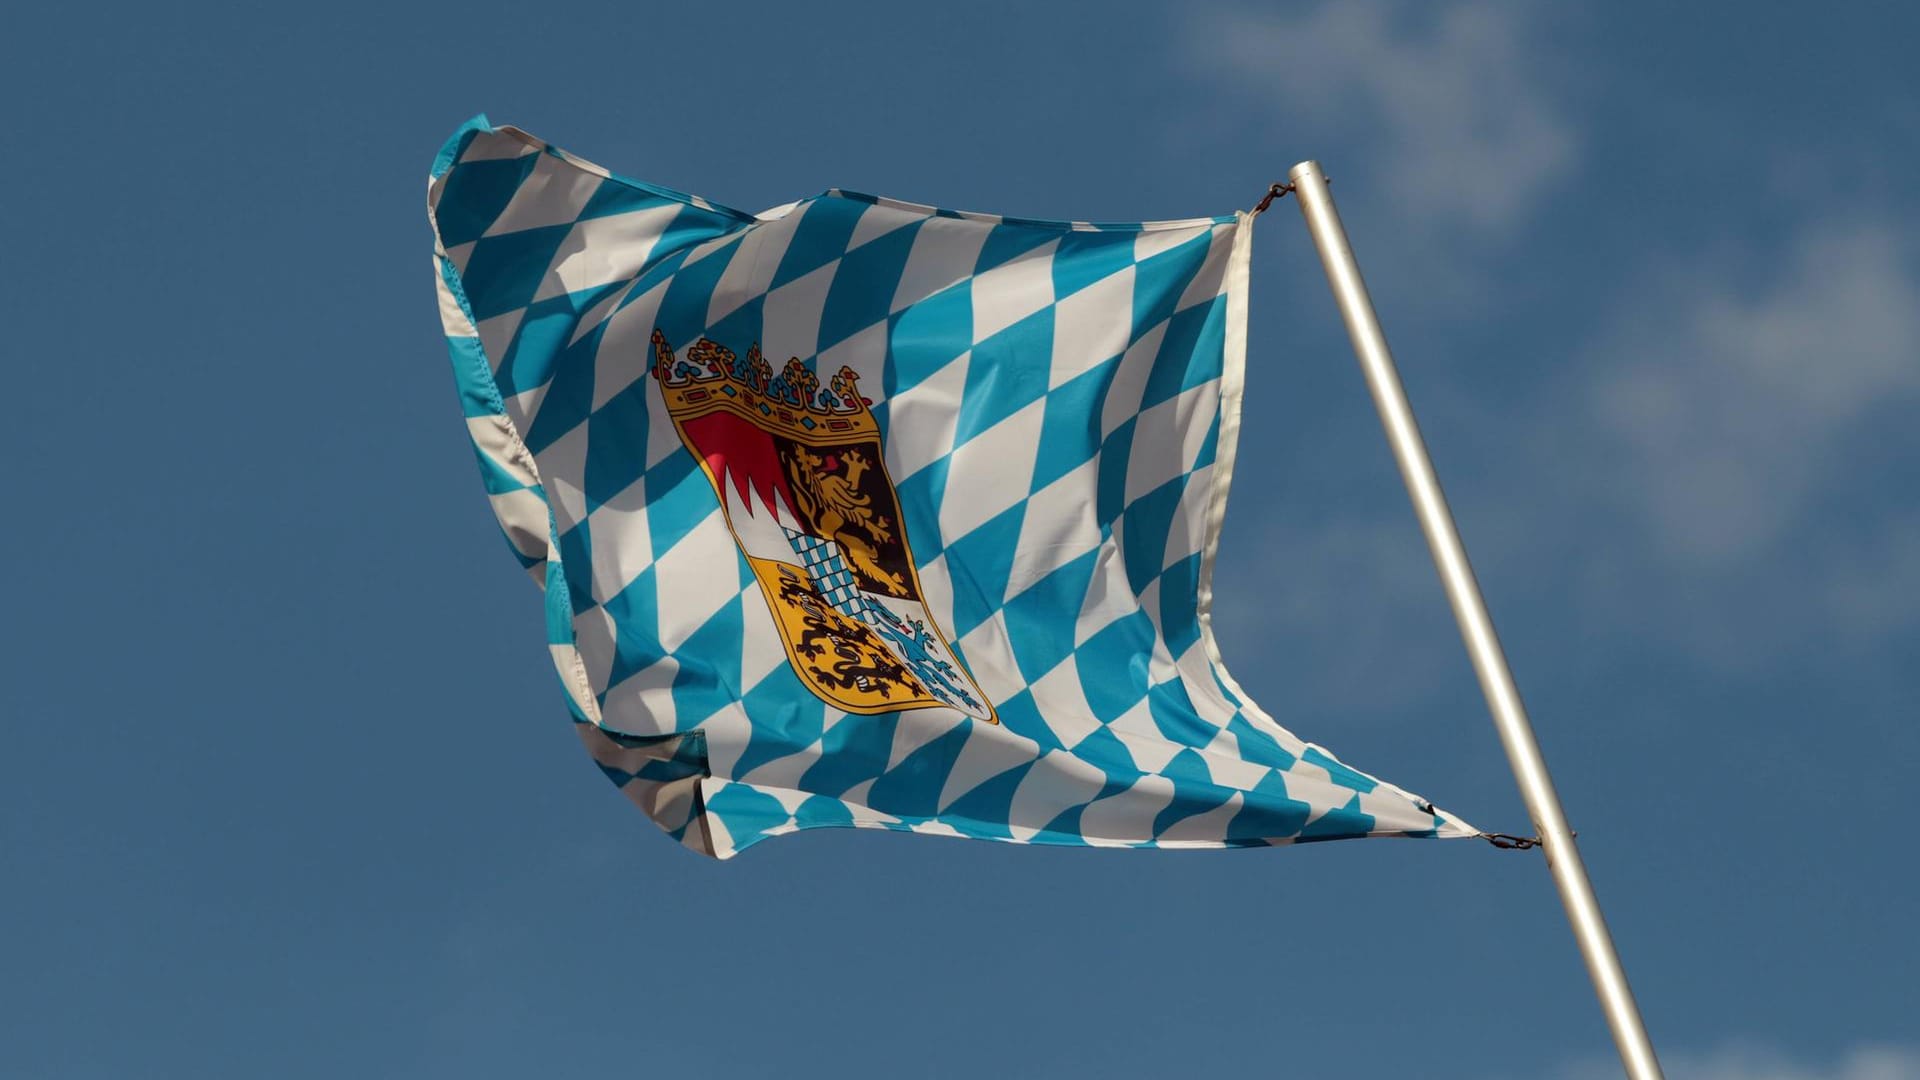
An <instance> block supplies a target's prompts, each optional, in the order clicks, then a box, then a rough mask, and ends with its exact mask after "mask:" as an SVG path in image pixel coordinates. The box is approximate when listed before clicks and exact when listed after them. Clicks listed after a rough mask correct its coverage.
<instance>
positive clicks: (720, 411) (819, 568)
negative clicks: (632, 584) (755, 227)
mask: <svg viewBox="0 0 1920 1080" xmlns="http://www.w3.org/2000/svg"><path fill="white" fill-rule="evenodd" d="M653 350H654V362H653V377H654V379H655V381H657V382H658V383H659V384H660V392H661V394H662V396H663V397H664V398H665V400H666V406H667V412H668V414H669V415H671V416H672V417H673V425H674V429H675V431H677V432H678V433H679V436H680V442H681V444H682V445H684V446H685V447H686V448H687V450H688V452H690V453H691V454H693V456H694V458H695V459H696V460H698V461H699V462H700V466H701V469H702V470H703V471H704V472H705V473H706V475H707V480H708V481H709V482H710V483H711V484H712V485H713V491H714V494H715V495H716V496H717V497H718V498H719V500H720V505H721V507H722V509H723V511H724V512H725V514H726V519H727V526H728V528H729V529H731V530H732V532H733V537H734V541H735V542H736V543H737V544H738V545H739V547H740V552H741V554H742V555H744V556H745V557H746V560H747V562H748V564H749V565H751V566H752V568H753V573H754V576H755V577H756V578H757V579H758V580H759V584H760V592H761V594H762V595H763V596H765V597H766V601H767V606H768V608H769V609H770V610H771V611H772V613H773V621H774V625H775V626H777V627H778V628H779V631H780V639H781V642H782V644H784V645H785V646H786V650H787V661H788V663H789V664H791V665H792V667H793V671H794V673H795V674H796V675H798V676H799V677H800V681H801V682H802V683H803V684H805V685H806V687H807V689H809V690H811V691H812V692H813V693H814V694H815V695H817V696H818V697H820V698H821V699H823V700H825V701H826V702H828V703H829V704H831V705H833V706H834V707H836V708H839V709H844V710H846V711H847V712H852V713H883V712H893V711H896V710H900V709H915V708H928V707H936V706H944V707H946V708H951V709H957V710H959V711H960V712H963V713H966V714H968V715H970V716H973V717H976V718H978V719H982V720H987V721H993V722H997V718H996V717H995V716H994V711H993V707H992V706H991V705H989V704H988V703H987V700H986V695H985V694H983V693H981V691H980V687H979V684H977V683H975V682H974V681H973V676H972V675H971V674H969V673H968V672H967V670H966V667H965V665H963V664H962V663H961V662H960V660H959V658H958V657H956V656H955V655H954V653H953V648H952V646H950V645H949V644H948V643H947V640H946V637H945V635H944V634H943V632H942V631H941V629H940V627H939V626H938V625H937V624H936V623H935V622H934V618H933V615H932V613H931V612H929V611H928V610H927V606H926V602H925V600H924V599H923V594H922V592H921V589H920V579H919V575H918V574H917V573H916V572H915V569H914V562H913V553H912V551H911V550H910V549H909V548H908V546H907V535H906V526H905V523H904V522H903V521H902V520H901V516H900V500H899V496H898V495H896V494H895V492H894V489H893V481H892V479H891V478H890V477H889V476H888V475H887V469H886V464H885V462H884V460H883V452H882V447H881V441H880V428H879V425H877V424H876V423H875V422H874V419H873V415H872V413H870V412H869V411H868V409H867V406H868V405H869V404H871V403H870V402H869V401H867V399H865V398H863V397H861V396H860V391H859V387H858V385H857V380H858V376H857V375H856V374H855V373H854V371H853V369H852V368H848V367H842V368H841V369H840V371H839V372H838V373H837V374H836V375H834V376H833V377H832V379H831V380H830V381H829V383H828V385H826V386H821V385H820V379H819V376H817V375H816V374H815V373H814V372H813V371H811V370H809V369H808V368H807V367H806V365H804V364H802V363H801V362H800V361H799V360H798V359H793V360H789V361H788V362H787V365H786V368H785V370H783V371H782V372H781V373H780V374H779V375H778V376H775V375H774V374H773V372H772V369H771V367H770V366H769V365H768V363H767V361H766V359H765V358H764V357H763V356H761V354H760V347H759V346H758V345H757V344H756V345H754V346H752V347H751V348H749V349H748V350H747V353H746V355H745V356H744V357H741V356H739V355H737V354H736V353H735V352H734V351H733V350H731V349H728V348H726V347H725V346H723V345H719V344H717V343H715V342H713V341H709V340H708V339H706V338H704V337H703V338H701V339H700V340H698V341H696V342H694V343H693V344H692V345H691V346H689V347H688V348H687V350H686V351H685V353H684V354H682V355H676V354H675V352H674V349H673V347H672V346H671V345H670V344H668V342H667V339H666V337H665V335H663V334H662V333H661V332H660V331H659V330H655V331H654V333H653Z"/></svg>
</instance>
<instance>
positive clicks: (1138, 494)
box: [428, 117, 1475, 858]
mask: <svg viewBox="0 0 1920 1080" xmlns="http://www.w3.org/2000/svg"><path fill="white" fill-rule="evenodd" d="M428 207H429V217H430V219H431V221H432V224H433V227H434V231H435V241H436V242H435V247H434V262H435V271H436V275H437V280H438V283H439V296H440V313H441V317H442V320H443V323H444V326H445V331H446V337H447V344H448V348H449V350H450V352H451V355H452V359H453V367H454V374H455V377H456V380H457V383H458V388H459V391H460V397H461V400H462V402H463V404H464V407H465V414H466V422H467V431H468V434H469V435H470V436H471V438H472V441H473V445H474V449H475V451H476V454H477V456H478V458H479V462H480V470H481V473H482V475H483V477H484V478H485V481H486V489H487V494H488V497H489V498H490V499H491V501H492V505H493V509H494V511H495V513H496V515H497V517H498V519H499V522H500V526H501V528H502V530H503V531H504V533H505V536H506V540H507V542H508V544H509V546H510V547H511V548H512V549H513V551H514V552H515V553H516V554H517V555H518V556H519V559H520V562H521V565H522V566H524V567H525V568H526V569H527V570H528V572H529V573H531V575H532V576H533V578H534V580H535V581H537V582H539V583H540V584H541V585H542V586H543V587H544V589H545V596H546V602H545V609H546V627H547V640H548V643H549V647H550V650H551V652H552V656H553V661H554V663H555V665H556V667H557V668H558V670H559V674H560V678H561V682H562V683H563V685H564V687H565V689H566V700H567V704H568V707H569V709H570V710H571V712H572V716H573V719H574V721H575V723H576V725H577V730H578V731H579V732H580V734H581V736H582V737H583V738H584V739H585V741H586V744H587V747H588V749H589V751H590V752H591V753H592V755H593V758H594V759H595V761H597V762H598V763H599V766H600V768H601V770H602V771H603V772H605V773H606V774H607V775H608V776H609V777H611V778H612V779H613V780H614V781H615V783H616V784H618V785H619V786H620V787H621V788H622V789H623V790H624V791H625V792H626V793H627V795H628V796H629V797H630V798H631V799H632V800H633V801H634V802H635V803H637V804H638V805H639V806H640V807H641V808H642V809H643V810H645V811H646V813H647V814H648V815H649V816H651V817H652V818H653V819H654V821H655V822H657V823H658V824H659V825H660V826H661V827H662V828H663V829H665V830H666V831H667V832H668V833H670V834H671V835H672V836H674V837H675V838H677V839H679V840H680V841H681V842H682V843H684V844H686V845H687V846H688V847H691V848H693V849H695V850H697V851H700V852H704V853H706V854H710V855H714V856H718V857H721V858H725V857H728V856H730V855H732V854H734V853H735V852H737V851H739V850H740V849H742V848H745V847H747V846H748V845H751V844H753V843H755V842H757V841H759V840H761V839H763V838H765V837H769V836H777V835H780V834H783V833H789V832H794V831H797V830H801V829H808V828H816V827H824V826H865V827H877V828H887V829H897V830H910V831H913V832H922V833H937V834H943V835H949V836H967V837H980V838H986V839H994V840H1004V841H1013V842H1017V843H1048V844H1076V845H1096V846H1130V847H1236V846H1252V845H1265V844H1278V843H1286V842H1293V841H1305V840H1321V839H1334V838H1340V837H1360V836H1471V835H1475V830H1474V829H1473V828H1472V827H1471V826H1469V825H1467V824H1465V823H1464V822H1462V821H1460V820H1459V819H1458V818H1455V817H1453V816H1452V815H1449V814H1445V813H1442V812H1441V811H1438V810H1436V809H1435V808H1434V807H1433V806H1432V805H1431V804H1430V803H1428V802H1426V801H1425V800H1423V799H1420V798H1418V797H1416V796H1414V795H1411V794H1409V793H1407V792H1405V791H1402V790H1401V789H1399V788H1397V787H1394V786H1393V785H1391V784H1388V783H1385V782H1383V781H1380V780H1377V779H1375V778H1373V777H1371V776H1368V775H1366V774H1364V773H1361V772H1359V771H1357V770H1355V769H1352V768H1350V767H1348V766H1346V765H1344V764H1342V763H1341V762H1340V761H1338V760H1336V759H1335V758H1334V757H1333V756H1332V755H1331V754H1330V753H1328V752H1327V751H1326V750H1324V749H1322V748H1320V747H1319V746H1316V745H1314V744H1312V743H1307V742H1304V741H1302V740H1301V739H1299V738H1297V737H1295V736H1294V735H1293V734H1291V733H1290V732H1288V731H1287V730H1285V729H1284V728H1282V727H1280V726H1279V725H1278V724H1277V723H1275V722H1274V720H1273V719H1272V718H1271V717H1269V716H1268V715H1267V714H1266V713H1265V712H1263V711H1262V710H1261V709H1260V708H1259V707H1258V706H1257V705H1255V704H1254V703H1253V701H1252V700H1251V699H1249V698H1248V696H1247V695H1246V693H1244V692H1243V691H1242V690H1241V689H1240V688H1239V686H1238V685H1237V684H1236V683H1235V682H1234V680H1233V679H1232V677H1231V676H1229V675H1228V674H1227V671H1226V668H1225V667H1224V666H1223V665H1222V664H1221V661H1220V656H1219V651H1218V649H1217V648H1216V646H1215V643H1214V640H1213V634H1212V631H1211V628H1210V625H1209V616H1208V607H1209V601H1210V594H1211V574H1212V567H1213V556H1214V549H1215V545H1216V542H1217V539H1218V535H1219V531H1220V523H1221V519H1222V516H1223V514H1224V513H1225V510H1226V498H1227V485H1228V481H1229V479H1230V477H1231V475H1232V471H1233V458H1234V447H1235V443H1236V438H1237V435H1238V428H1239V423H1240V397H1241V381H1242V369H1243V361H1244V354H1245V348H1246V303H1247V254H1248V243H1249V239H1250V236H1251V232H1252V218H1251V217H1250V216H1249V215H1247V214H1237V215H1233V216H1228V217H1216V218H1200V219H1194V220H1187V221H1164V222H1150V223H1140V224H1090V223H1086V222H1051V221H1032V220H1023V219H1017V218H1006V217H999V216H995V215H991V214H976V213H959V212H955V211H950V210H939V209H934V208H931V207H926V206H917V205H913V204H910V203H903V202H897V201H895V200H892V199H884V198H876V197H873V196H868V195H860V194H855V193H853V192H847V191H838V190H835V191H828V192H825V193H824V194H821V195H819V196H816V197H813V198H809V199H803V200H801V201H799V202H796V203H792V204H790V205H787V206H783V207H779V208H777V209H775V210H770V211H767V212H765V213H761V214H757V215H756V214H747V213H742V212H740V211H737V210H731V209H728V208H727V207H724V206H720V205H718V204H715V203H712V202H709V201H707V200H705V199H701V198H697V197H693V196H688V195H683V194H680V193H677V192H674V191H671V190H668V189H666V188H662V187H657V186H654V185H652V184H646V183H641V182H638V181H634V180H629V179H625V178H623V177H620V176H617V175H614V174H612V173H609V172H608V171H607V170H605V169H602V168H600V167H598V166H595V165H592V164H590V163H588V162H586V161H583V160H581V159H579V158H577V157H575V156H573V155H571V154H568V153H566V152H565V151H562V150H559V149H556V148H554V147H551V146H549V145H547V144H545V143H543V142H541V141H540V140H538V139H535V138H532V137H531V136H529V135H527V134H526V133H524V132H521V131H519V130H516V129H514V128H510V127H495V126H492V125H490V124H489V123H488V122H487V121H486V119H485V118H484V117H479V118H476V119H474V120H473V121H470V122H469V123H468V124H467V125H466V126H464V127H463V128H461V129H460V130H459V131H458V132H456V133H455V135H454V136H453V138H452V139H451V140H449V141H448V143H447V144H446V147H445V148H444V149H443V150H442V152H441V154H440V156H439V158H438V159H437V160H436V161H435V163H434V166H433V170H432V176H431V181H430V185H429V198H428Z"/></svg>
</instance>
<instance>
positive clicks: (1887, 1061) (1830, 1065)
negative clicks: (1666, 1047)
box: [1555, 1044, 1920, 1080]
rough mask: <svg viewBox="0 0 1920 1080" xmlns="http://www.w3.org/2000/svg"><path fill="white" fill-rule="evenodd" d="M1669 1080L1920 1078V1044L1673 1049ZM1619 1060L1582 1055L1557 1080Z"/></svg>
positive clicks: (1597, 1076) (1599, 1073) (1602, 1069)
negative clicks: (1830, 1050)
mask: <svg viewBox="0 0 1920 1080" xmlns="http://www.w3.org/2000/svg"><path fill="white" fill-rule="evenodd" d="M1661 1065H1662V1066H1663V1067H1664V1069H1665V1071H1666V1074H1667V1077H1668V1080H1920V1049H1916V1048H1914V1047H1910V1046H1893V1045H1887V1046H1877V1045H1863V1046H1857V1047H1854V1048H1852V1049H1849V1050H1846V1051H1843V1052H1842V1053H1840V1054H1839V1055H1838V1056H1837V1057H1835V1058H1834V1059H1832V1060H1830V1061H1826V1062H1813V1061H1807V1060H1804V1059H1800V1058H1795V1057H1792V1056H1790V1055H1787V1054H1785V1053H1782V1052H1781V1051H1778V1050H1773V1049H1769V1048H1766V1047H1761V1046H1751V1045H1740V1044H1736V1045H1731V1046H1725V1047H1722V1048H1720V1049H1718V1050H1713V1051H1709V1052H1706V1053H1694V1054H1672V1055H1666V1056H1664V1057H1663V1058H1662V1060H1661ZM1619 1075H1620V1065H1619V1063H1618V1062H1617V1061H1611V1060H1599V1059H1595V1060H1582V1061H1578V1062H1572V1063H1569V1064H1567V1065H1566V1066H1564V1067H1562V1068H1561V1069H1560V1070H1559V1071H1558V1072H1557V1073H1556V1074H1555V1077H1556V1080H1603V1078H1606V1080H1611V1078H1614V1077H1618V1076H1619Z"/></svg>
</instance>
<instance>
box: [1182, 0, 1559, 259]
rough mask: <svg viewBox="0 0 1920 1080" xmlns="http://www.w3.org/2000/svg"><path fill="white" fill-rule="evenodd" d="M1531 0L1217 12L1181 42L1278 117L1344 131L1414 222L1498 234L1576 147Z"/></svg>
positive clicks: (1268, 115)
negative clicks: (1523, 2)
mask: <svg viewBox="0 0 1920 1080" xmlns="http://www.w3.org/2000/svg"><path fill="white" fill-rule="evenodd" d="M1535 22H1536V13H1535V12H1534V11H1533V10H1532V9H1528V8H1518V7H1512V6H1502V5H1499V4H1496V3H1492V2H1490V0H1479V2H1472V3H1464V4H1450V5H1446V6H1444V7H1432V6H1429V5H1424V4H1398V5H1379V4H1349V3H1323V4H1319V5H1316V6H1312V7H1306V8H1298V7H1289V8H1287V9H1286V10H1283V11H1274V10H1232V11H1225V10H1223V11H1215V12H1213V13H1211V14H1210V15H1209V16H1207V17H1204V18H1201V19H1198V20H1196V21H1195V22H1194V24H1193V25H1195V26H1196V27H1197V30H1196V32H1195V33H1194V35H1193V36H1192V39H1191V41H1190V48H1189V52H1190V54H1191V56H1192V60H1193V65H1194V67H1195V68H1196V70H1199V71H1202V72H1205V73H1208V74H1212V75H1218V76H1220V77H1222V78H1224V79H1225V80H1226V81H1227V82H1228V83H1229V84H1230V85H1231V86H1232V87H1234V88H1236V89H1237V90H1239V91H1240V92H1241V93H1242V94H1244V95H1245V97H1246V98H1247V99H1248V101H1247V106H1248V108H1249V110H1250V112H1251V113H1252V114H1253V115H1255V116H1258V117H1260V118H1261V119H1262V120H1263V121H1264V122H1265V123H1266V124H1268V125H1270V126H1274V127H1278V126H1281V125H1283V124H1287V125H1291V124H1295V123H1299V122H1301V121H1305V122H1307V124H1308V130H1307V131H1302V132H1299V134H1314V135H1332V136H1336V137H1338V138H1340V139H1341V140H1342V141H1343V142H1344V141H1347V140H1353V141H1357V142H1359V143H1361V144H1362V145H1364V146H1365V148H1366V149H1367V151H1368V161H1369V162H1370V165H1369V168H1370V169H1371V170H1372V173H1371V176H1372V177H1373V178H1374V179H1373V182H1376V183H1378V184H1379V185H1380V186H1381V187H1382V188H1383V189H1384V191H1385V193H1386V194H1387V195H1389V196H1390V197H1391V198H1390V202H1391V204H1392V205H1394V206H1395V207H1397V208H1398V209H1399V210H1400V211H1402V212H1404V214H1405V216H1406V218H1407V220H1408V221H1409V222H1419V223H1422V225H1423V226H1426V227H1432V226H1436V225H1444V224H1448V223H1451V224H1455V225H1462V226H1469V227H1472V228H1474V229H1477V230H1488V229H1494V230H1504V229H1506V228H1508V227H1510V226H1513V225H1515V224H1517V223H1518V222H1519V221H1520V220H1522V219H1523V218H1524V217H1525V216H1526V214H1527V213H1528V212H1529V211H1530V210H1531V209H1532V208H1533V207H1534V205H1535V204H1536V203H1537V202H1538V200H1539V199H1540V197H1541V195H1542V194H1543V193H1544V192H1545V191H1546V190H1547V189H1548V187H1549V186H1550V185H1551V184H1552V183H1553V182H1554V181H1555V180H1557V179H1558V178H1559V177H1561V176H1562V175H1563V174H1565V173H1566V171H1567V170H1568V168H1569V167H1570V166H1571V165H1572V164H1573V163H1574V162H1575V160H1576V159H1577V157H1578V154H1579V149H1580V147H1579V138H1578V136H1577V133H1576V130H1575V129H1574V127H1573V126H1572V125H1571V124H1570V123H1569V121H1568V119H1567V117H1566V116H1565V115H1564V114H1563V113H1562V111H1561V110H1560V109H1559V107H1558V106H1557V105H1556V104H1555V97H1554V95H1553V93H1552V92H1551V89H1550V87H1549V86H1548V79H1547V73H1546V72H1543V71H1542V70H1540V65H1539V63H1538V57H1539V56H1541V55H1542V52H1543V50H1541V49H1538V48H1536V47H1534V46H1533V44H1532V43H1531V41H1530V39H1531V37H1532V36H1533V35H1534V34H1535V31H1536V25H1535Z"/></svg>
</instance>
